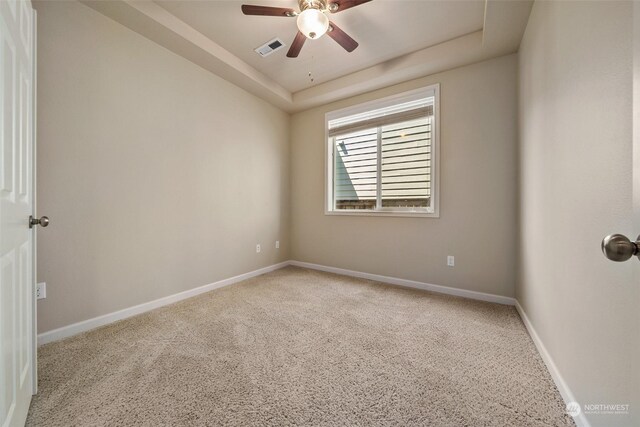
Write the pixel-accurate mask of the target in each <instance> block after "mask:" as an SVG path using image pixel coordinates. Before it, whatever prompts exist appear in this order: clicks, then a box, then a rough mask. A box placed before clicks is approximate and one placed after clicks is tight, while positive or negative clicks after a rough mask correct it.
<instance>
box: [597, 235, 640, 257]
mask: <svg viewBox="0 0 640 427" xmlns="http://www.w3.org/2000/svg"><path fill="white" fill-rule="evenodd" d="M602 252H603V253H604V256H606V257H607V258H609V259H610V260H611V261H616V262H622V261H626V260H628V259H629V258H631V257H632V256H634V255H636V256H637V257H638V260H640V236H638V238H637V239H636V241H635V242H632V241H631V240H629V239H628V238H627V237H626V236H623V235H622V234H610V235H608V236H607V237H605V238H604V239H602Z"/></svg>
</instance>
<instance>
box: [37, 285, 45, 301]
mask: <svg viewBox="0 0 640 427" xmlns="http://www.w3.org/2000/svg"><path fill="white" fill-rule="evenodd" d="M46 297H47V284H46V283H45V282H40V283H37V284H36V299H45V298H46Z"/></svg>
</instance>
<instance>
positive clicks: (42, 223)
mask: <svg viewBox="0 0 640 427" xmlns="http://www.w3.org/2000/svg"><path fill="white" fill-rule="evenodd" d="M34 225H39V226H40V227H46V226H47V225H49V218H47V217H46V216H43V217H40V219H38V218H34V217H33V215H29V228H33V226H34Z"/></svg>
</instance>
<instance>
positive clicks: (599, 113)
mask: <svg viewBox="0 0 640 427" xmlns="http://www.w3.org/2000/svg"><path fill="white" fill-rule="evenodd" d="M631 16H632V13H631V2H626V3H619V2H586V3H583V2H536V3H535V4H534V7H533V11H532V14H531V17H530V20H529V24H528V27H527V30H526V33H525V36H524V40H523V42H522V45H521V48H520V54H519V57H520V61H519V63H520V127H521V131H520V141H521V145H520V181H521V188H520V211H521V224H522V227H521V242H522V243H521V248H520V252H521V257H520V272H519V280H518V284H517V290H516V294H517V298H518V301H519V302H520V304H521V305H522V307H523V308H524V311H525V312H526V313H527V315H528V317H529V318H530V320H531V322H532V323H533V326H534V328H535V329H536V331H537V332H538V335H539V336H540V338H541V340H542V342H543V343H544V344H545V346H546V348H547V350H548V352H549V354H550V356H551V358H552V359H553V361H554V362H555V364H556V366H557V368H558V370H559V372H560V373H561V375H562V377H563V378H564V381H565V382H566V384H567V385H568V387H569V388H570V389H571V390H572V391H573V393H574V395H575V398H576V400H577V401H578V402H579V403H581V404H586V403H621V404H631V410H632V412H633V415H632V416H626V417H623V416H609V417H605V416H596V415H592V416H589V418H590V420H591V422H592V424H593V425H594V426H609V427H610V426H615V425H619V426H631V425H640V396H639V394H638V393H639V390H640V375H639V366H638V361H640V351H639V343H640V315H639V313H640V310H639V309H638V303H639V302H640V286H638V280H637V278H636V279H633V275H632V269H633V268H634V266H635V264H634V263H633V262H627V263H619V264H618V263H613V262H611V261H607V260H606V259H605V258H604V256H603V255H602V253H601V252H600V246H599V245H600V241H601V240H602V238H603V237H604V236H605V235H607V234H610V233H613V232H619V233H624V234H626V235H628V236H633V237H635V236H636V235H637V234H638V233H639V230H638V229H634V227H633V225H632V223H631V221H632V212H631V210H632V207H631V191H632V188H631V175H632V173H631V171H632V163H631V159H632V156H631V141H632V132H631V127H632V120H631V117H632V110H631V105H632V103H631V93H632V78H631V76H632V74H631V69H632V68H631V65H632V53H631V40H632V37H631V34H632V33H631V29H632V23H631ZM635 262H636V263H637V261H635Z"/></svg>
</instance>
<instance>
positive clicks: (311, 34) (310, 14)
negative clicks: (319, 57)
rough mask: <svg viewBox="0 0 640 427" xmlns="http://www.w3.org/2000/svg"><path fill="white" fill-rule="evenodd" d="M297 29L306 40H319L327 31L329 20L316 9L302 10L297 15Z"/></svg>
mask: <svg viewBox="0 0 640 427" xmlns="http://www.w3.org/2000/svg"><path fill="white" fill-rule="evenodd" d="M298 29H299V30H300V32H301V33H302V34H304V35H305V36H307V38H310V39H317V38H320V37H321V36H322V35H323V34H324V33H326V32H327V30H328V29H329V18H327V15H325V14H324V13H322V12H321V11H319V10H318V9H307V10H304V11H302V13H300V15H298Z"/></svg>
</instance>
